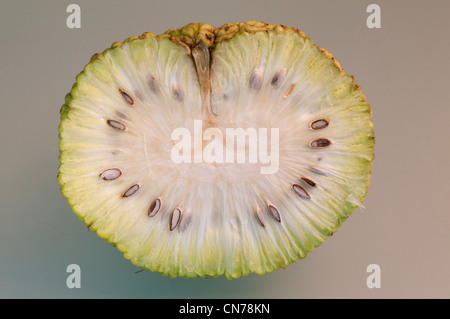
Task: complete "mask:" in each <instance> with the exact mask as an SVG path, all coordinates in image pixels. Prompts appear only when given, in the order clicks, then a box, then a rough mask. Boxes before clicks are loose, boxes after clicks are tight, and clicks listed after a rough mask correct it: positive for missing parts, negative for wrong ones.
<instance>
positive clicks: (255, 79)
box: [248, 68, 263, 91]
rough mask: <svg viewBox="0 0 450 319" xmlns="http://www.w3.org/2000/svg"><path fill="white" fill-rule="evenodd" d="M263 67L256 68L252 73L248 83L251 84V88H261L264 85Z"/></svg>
mask: <svg viewBox="0 0 450 319" xmlns="http://www.w3.org/2000/svg"><path fill="white" fill-rule="evenodd" d="M262 78H263V74H262V69H260V68H257V69H254V70H253V72H252V74H251V75H250V80H249V81H248V84H249V86H250V89H252V90H255V91H256V90H259V89H260V88H261V86H262Z"/></svg>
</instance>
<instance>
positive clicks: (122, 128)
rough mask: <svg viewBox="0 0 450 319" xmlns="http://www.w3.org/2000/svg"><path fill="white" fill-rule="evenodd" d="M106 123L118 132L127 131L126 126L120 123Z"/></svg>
mask: <svg viewBox="0 0 450 319" xmlns="http://www.w3.org/2000/svg"><path fill="white" fill-rule="evenodd" d="M106 122H107V123H108V125H109V126H111V127H112V128H115V129H116V130H119V131H125V129H126V127H125V125H123V124H122V123H120V122H118V121H114V120H107V121H106Z"/></svg>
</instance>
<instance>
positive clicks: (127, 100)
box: [119, 89, 134, 105]
mask: <svg viewBox="0 0 450 319" xmlns="http://www.w3.org/2000/svg"><path fill="white" fill-rule="evenodd" d="M119 92H120V93H121V94H122V96H123V98H124V100H125V101H126V102H127V103H128V104H130V105H133V104H134V101H133V99H132V98H131V96H129V95H128V94H127V93H126V92H125V91H123V90H122V89H119Z"/></svg>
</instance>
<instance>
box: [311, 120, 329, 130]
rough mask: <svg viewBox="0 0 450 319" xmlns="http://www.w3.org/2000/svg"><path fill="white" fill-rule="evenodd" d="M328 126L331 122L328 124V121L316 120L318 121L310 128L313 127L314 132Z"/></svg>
mask: <svg viewBox="0 0 450 319" xmlns="http://www.w3.org/2000/svg"><path fill="white" fill-rule="evenodd" d="M328 124H329V122H328V121H327V120H325V119H320V120H316V121H314V122H312V123H311V124H310V127H311V128H312V129H313V130H321V129H323V128H326V127H327V126H328Z"/></svg>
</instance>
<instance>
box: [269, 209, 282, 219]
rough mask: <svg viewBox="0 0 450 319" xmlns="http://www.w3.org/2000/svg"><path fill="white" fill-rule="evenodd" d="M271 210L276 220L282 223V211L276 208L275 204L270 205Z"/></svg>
mask: <svg viewBox="0 0 450 319" xmlns="http://www.w3.org/2000/svg"><path fill="white" fill-rule="evenodd" d="M269 212H270V215H272V217H273V218H275V220H276V221H277V222H279V223H281V216H280V213H279V212H278V209H276V207H275V206H273V205H269Z"/></svg>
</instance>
